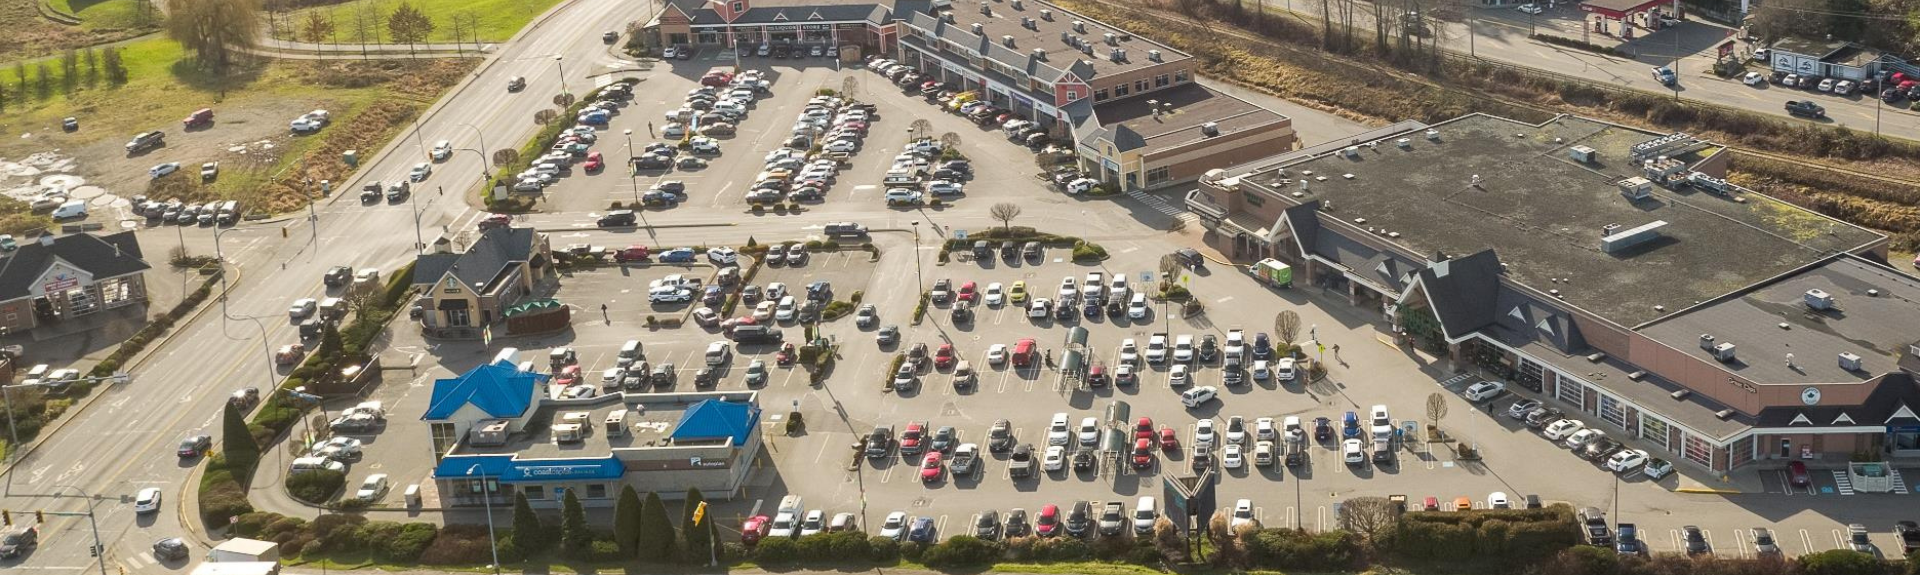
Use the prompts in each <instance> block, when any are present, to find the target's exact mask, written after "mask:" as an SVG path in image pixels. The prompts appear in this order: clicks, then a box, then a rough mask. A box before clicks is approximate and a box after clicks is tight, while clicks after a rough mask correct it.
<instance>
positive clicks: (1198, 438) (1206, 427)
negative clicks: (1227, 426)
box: [1190, 390, 1219, 451]
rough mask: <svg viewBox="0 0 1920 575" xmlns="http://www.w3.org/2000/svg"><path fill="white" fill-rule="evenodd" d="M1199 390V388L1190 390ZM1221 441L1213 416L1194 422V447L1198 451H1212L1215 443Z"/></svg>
mask: <svg viewBox="0 0 1920 575" xmlns="http://www.w3.org/2000/svg"><path fill="white" fill-rule="evenodd" d="M1190 391H1197V390H1190ZM1217 441H1219V435H1217V434H1215V433H1214V432H1213V418H1211V417H1209V418H1206V419H1202V420H1200V421H1195V422H1193V448H1194V450H1196V451H1212V450H1213V444H1214V443H1215V442H1217Z"/></svg>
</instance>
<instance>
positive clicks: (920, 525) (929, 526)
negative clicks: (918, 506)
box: [907, 517, 934, 543]
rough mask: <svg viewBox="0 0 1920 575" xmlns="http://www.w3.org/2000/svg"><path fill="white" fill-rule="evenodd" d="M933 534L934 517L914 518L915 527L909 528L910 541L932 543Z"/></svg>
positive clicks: (908, 536) (908, 537)
mask: <svg viewBox="0 0 1920 575" xmlns="http://www.w3.org/2000/svg"><path fill="white" fill-rule="evenodd" d="M933 535H934V534H933V519H932V518H929V517H915V518H913V528H912V529H909V530H907V540H908V541H919V542H921V543H932V542H933Z"/></svg>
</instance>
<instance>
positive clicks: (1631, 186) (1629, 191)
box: [1620, 176, 1653, 201]
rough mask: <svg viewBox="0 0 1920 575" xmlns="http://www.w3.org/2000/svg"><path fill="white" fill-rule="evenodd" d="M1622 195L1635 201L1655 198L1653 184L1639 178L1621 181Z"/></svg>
mask: <svg viewBox="0 0 1920 575" xmlns="http://www.w3.org/2000/svg"><path fill="white" fill-rule="evenodd" d="M1620 195H1622V196H1626V197H1627V199H1628V200H1633V201H1640V200H1644V199H1647V198H1650V197H1653V182H1652V181H1651V180H1648V179H1646V178H1641V177H1637V176H1636V177H1632V178H1627V179H1624V180H1620Z"/></svg>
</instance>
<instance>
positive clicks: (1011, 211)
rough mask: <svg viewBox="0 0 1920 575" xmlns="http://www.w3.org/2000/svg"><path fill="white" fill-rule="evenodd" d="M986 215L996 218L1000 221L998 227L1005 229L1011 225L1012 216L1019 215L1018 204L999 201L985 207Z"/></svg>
mask: <svg viewBox="0 0 1920 575" xmlns="http://www.w3.org/2000/svg"><path fill="white" fill-rule="evenodd" d="M987 215H989V216H993V219H995V220H998V221H999V222H1000V229H1002V230H1005V229H1008V228H1010V227H1012V226H1013V219H1014V218H1017V217H1020V204H1016V203H1013V202H1000V203H998V204H994V205H993V207H991V208H987Z"/></svg>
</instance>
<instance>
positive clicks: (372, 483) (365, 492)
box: [353, 473, 387, 501]
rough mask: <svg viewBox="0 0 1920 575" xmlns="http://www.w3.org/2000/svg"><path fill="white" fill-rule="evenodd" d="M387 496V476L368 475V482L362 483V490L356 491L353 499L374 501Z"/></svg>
mask: <svg viewBox="0 0 1920 575" xmlns="http://www.w3.org/2000/svg"><path fill="white" fill-rule="evenodd" d="M386 494H387V474H385V473H375V474H373V475H368V476H367V479H366V481H362V482H360V490H359V491H355V492H354V493H353V497H354V499H359V500H361V501H374V500H377V499H380V498H381V497H384V496H386Z"/></svg>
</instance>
